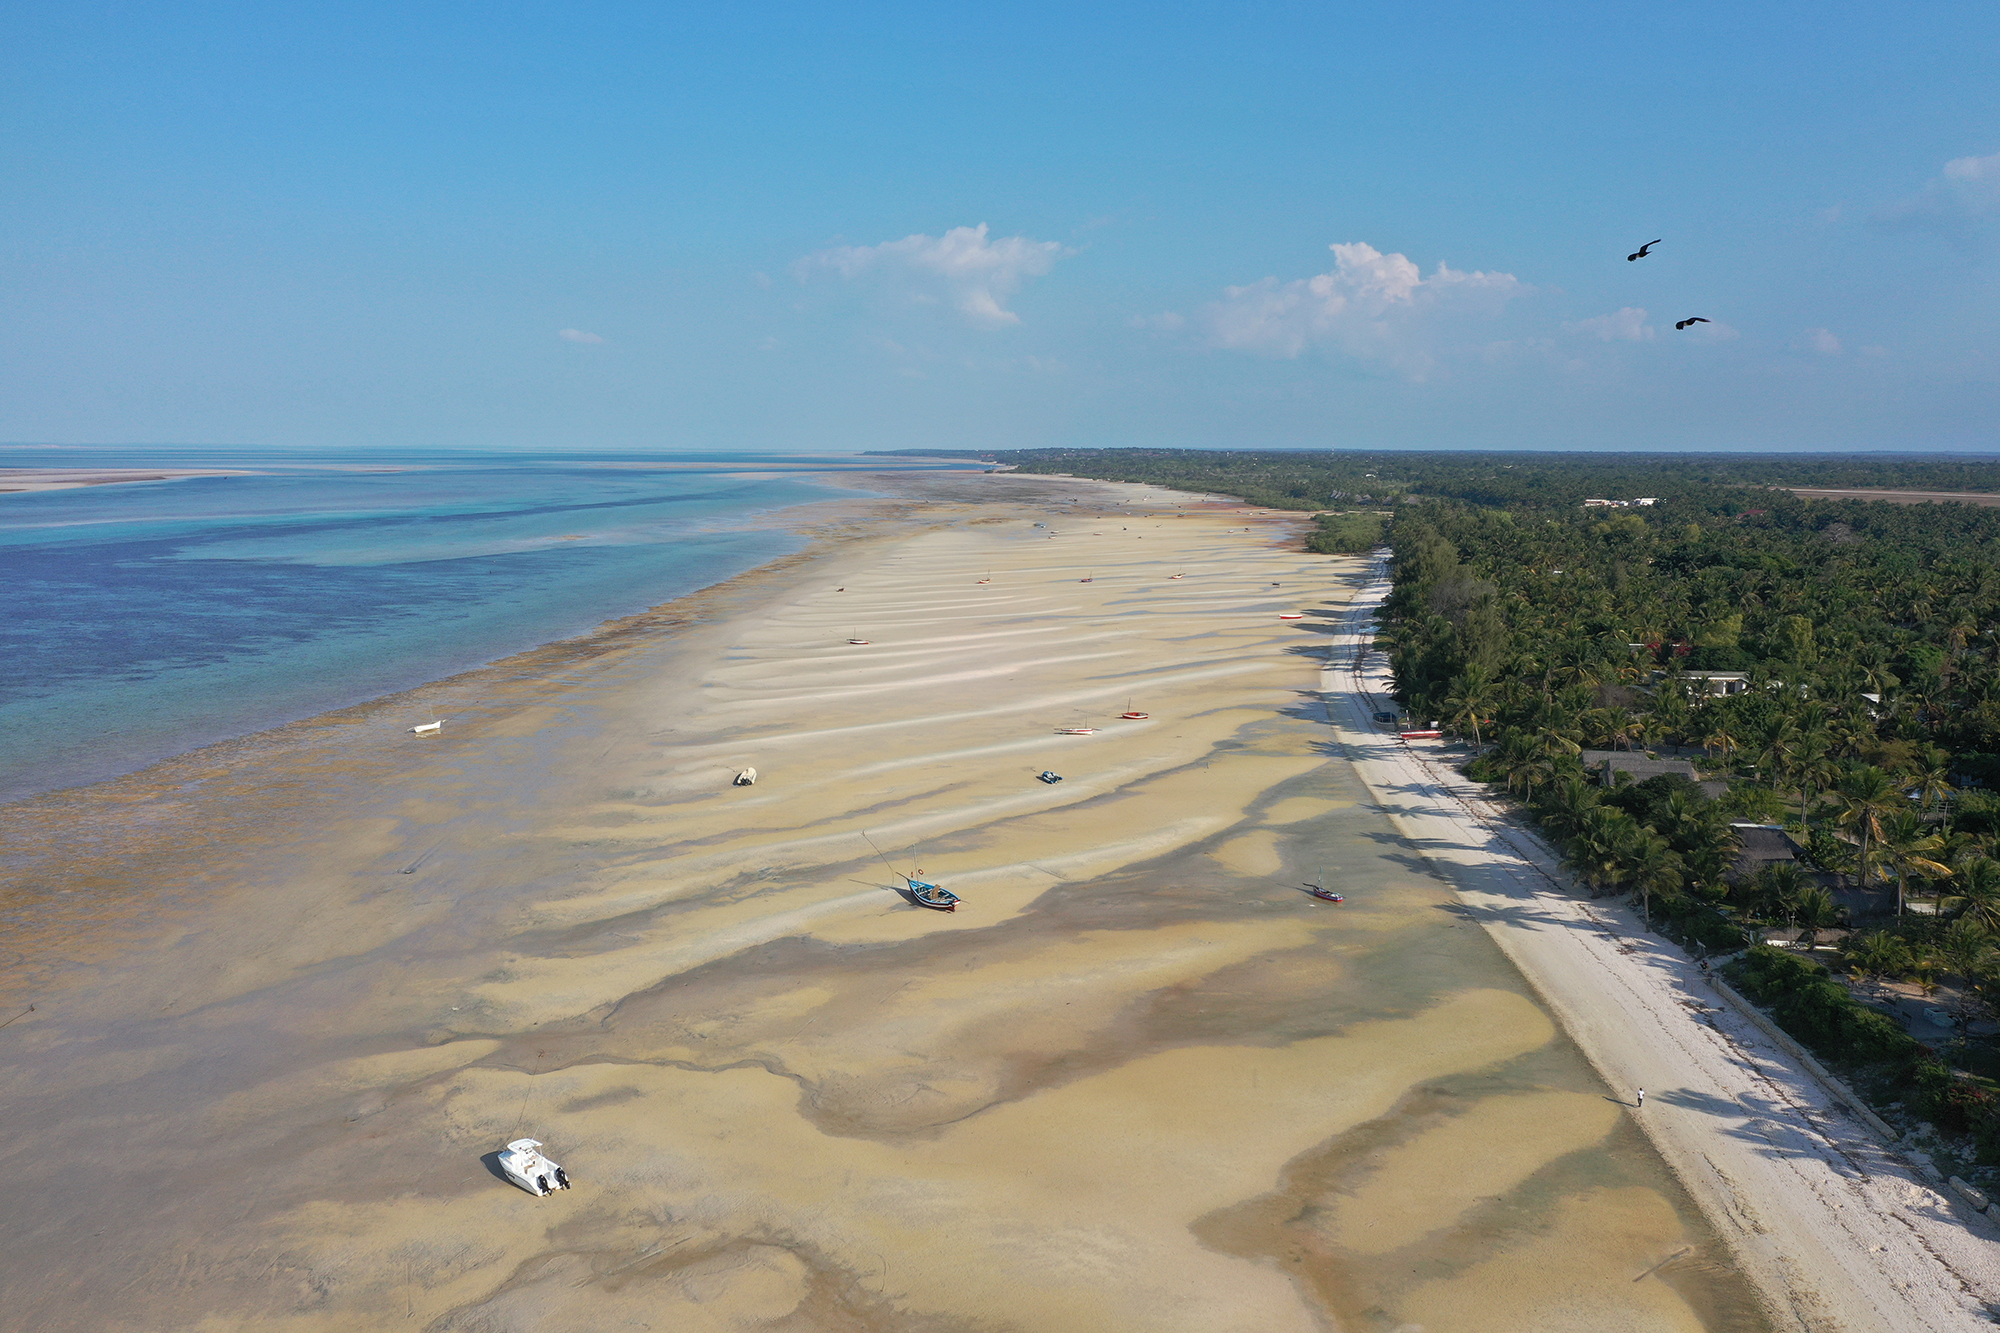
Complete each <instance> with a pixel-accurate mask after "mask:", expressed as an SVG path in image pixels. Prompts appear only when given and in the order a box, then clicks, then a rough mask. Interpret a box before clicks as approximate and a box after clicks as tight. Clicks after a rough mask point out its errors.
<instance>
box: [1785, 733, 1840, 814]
mask: <svg viewBox="0 0 2000 1333" xmlns="http://www.w3.org/2000/svg"><path fill="white" fill-rule="evenodd" d="M1832 753H1833V736H1832V735H1831V734H1830V733H1829V732H1828V731H1827V729H1826V727H1825V726H1824V725H1820V726H1814V727H1808V728H1807V729H1806V730H1805V731H1804V732H1802V733H1800V735H1799V739H1798V742H1797V744H1795V745H1794V746H1793V747H1792V776H1793V777H1794V778H1796V779H1797V780H1798V784H1799V823H1800V824H1804V823H1805V822H1806V816H1807V813H1808V811H1809V810H1810V809H1811V805H1812V796H1811V793H1812V790H1813V789H1814V788H1815V787H1817V788H1820V789H1821V790H1824V789H1825V788H1826V784H1827V783H1829V782H1831V781H1832V780H1833V776H1834V767H1833V758H1832Z"/></svg>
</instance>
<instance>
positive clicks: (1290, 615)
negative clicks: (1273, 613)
mask: <svg viewBox="0 0 2000 1333" xmlns="http://www.w3.org/2000/svg"><path fill="white" fill-rule="evenodd" d="M1305 618H1306V617H1305V613H1304V612H1302V611H1287V612H1285V613H1284V614H1283V615H1281V616H1279V617H1278V619H1280V620H1304V619H1305Z"/></svg>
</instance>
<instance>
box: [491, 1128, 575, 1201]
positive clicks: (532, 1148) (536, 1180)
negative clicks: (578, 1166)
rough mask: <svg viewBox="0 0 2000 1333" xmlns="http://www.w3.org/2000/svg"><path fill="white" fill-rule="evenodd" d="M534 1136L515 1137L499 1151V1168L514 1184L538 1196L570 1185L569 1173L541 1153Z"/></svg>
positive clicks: (541, 1196) (546, 1194) (544, 1195)
mask: <svg viewBox="0 0 2000 1333" xmlns="http://www.w3.org/2000/svg"><path fill="white" fill-rule="evenodd" d="M541 1147H542V1145H541V1142H540V1141H539V1140H537V1139H515V1140H514V1141H513V1142H512V1143H510V1144H508V1145H507V1147H506V1150H505V1151H504V1152H502V1153H501V1154H500V1170H501V1172H502V1173H503V1174H504V1175H505V1176H506V1177H507V1179H509V1180H511V1181H513V1182H514V1183H515V1184H516V1185H519V1186H520V1187H521V1188H522V1189H524V1190H526V1191H528V1193H530V1194H532V1195H534V1196H536V1197H537V1198H544V1197H546V1196H548V1195H551V1194H554V1193H555V1192H556V1191H557V1190H566V1189H568V1188H569V1173H568V1172H566V1171H564V1170H563V1169H562V1167H561V1166H559V1165H557V1164H556V1163H554V1162H551V1161H550V1160H549V1159H548V1158H546V1157H544V1156H542V1153H541Z"/></svg>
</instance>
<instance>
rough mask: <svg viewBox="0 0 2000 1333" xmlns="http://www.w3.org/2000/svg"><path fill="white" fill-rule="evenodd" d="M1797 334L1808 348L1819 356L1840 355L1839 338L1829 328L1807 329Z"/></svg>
mask: <svg viewBox="0 0 2000 1333" xmlns="http://www.w3.org/2000/svg"><path fill="white" fill-rule="evenodd" d="M1799 336H1800V341H1801V342H1803V343H1804V345H1805V346H1806V347H1807V348H1808V349H1810V350H1812V351H1815V352H1818V353H1819V354H1820V355H1821V356H1839V355H1840V339H1839V338H1838V337H1836V336H1835V335H1834V333H1833V332H1832V330H1830V329H1807V330H1806V331H1805V332H1804V333H1803V334H1801V335H1799Z"/></svg>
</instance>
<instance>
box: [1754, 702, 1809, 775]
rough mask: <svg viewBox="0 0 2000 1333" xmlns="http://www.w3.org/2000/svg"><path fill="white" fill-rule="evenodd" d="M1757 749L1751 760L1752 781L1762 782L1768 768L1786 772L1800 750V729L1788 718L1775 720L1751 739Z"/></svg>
mask: <svg viewBox="0 0 2000 1333" xmlns="http://www.w3.org/2000/svg"><path fill="white" fill-rule="evenodd" d="M1751 741H1752V744H1753V745H1754V746H1755V747H1756V748H1755V751H1754V752H1753V753H1752V755H1751V758H1750V780H1751V781H1752V782H1757V781H1761V780H1762V778H1763V773H1764V770H1765V769H1766V768H1769V769H1771V770H1772V771H1773V772H1774V773H1781V772H1784V771H1785V770H1786V769H1787V768H1788V766H1789V764H1790V761H1791V757H1792V754H1793V752H1794V751H1795V750H1796V749H1797V748H1798V743H1799V727H1798V724H1797V723H1796V722H1794V721H1792V720H1791V719H1790V718H1788V717H1778V718H1774V719H1772V720H1771V721H1769V722H1766V723H1765V724H1764V725H1763V726H1761V727H1758V728H1757V729H1756V732H1755V733H1754V735H1753V736H1752V737H1751Z"/></svg>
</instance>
